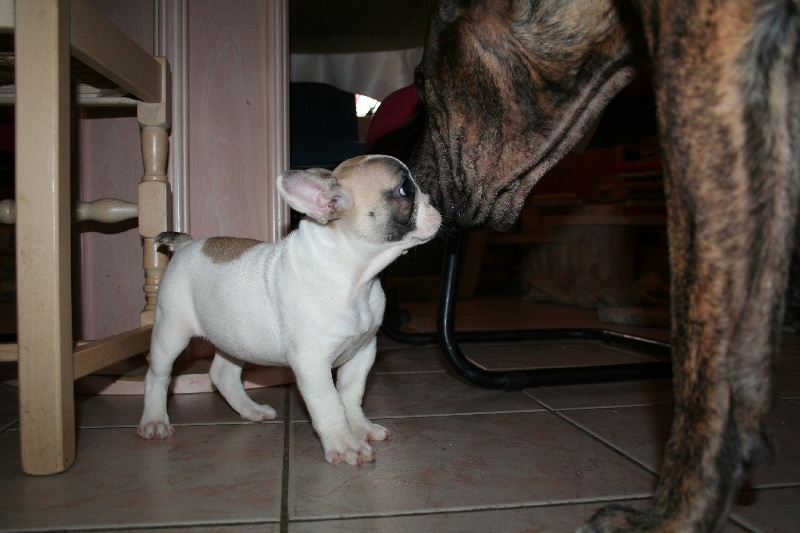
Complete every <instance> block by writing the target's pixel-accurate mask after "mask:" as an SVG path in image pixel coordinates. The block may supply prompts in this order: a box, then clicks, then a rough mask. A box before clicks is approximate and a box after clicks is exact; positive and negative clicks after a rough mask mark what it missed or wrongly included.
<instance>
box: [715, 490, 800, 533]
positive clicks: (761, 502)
mask: <svg viewBox="0 0 800 533" xmlns="http://www.w3.org/2000/svg"><path fill="white" fill-rule="evenodd" d="M798 501H800V486H795V487H788V488H778V489H761V490H752V491H742V494H741V495H740V497H739V502H745V503H738V504H737V505H736V506H734V508H733V510H732V512H731V518H733V519H735V520H736V521H738V522H740V523H741V524H743V525H744V526H746V527H748V528H750V529H751V530H753V531H759V532H762V531H763V532H764V533H795V532H796V531H797V530H798V528H800V505H798V504H797V502H798Z"/></svg>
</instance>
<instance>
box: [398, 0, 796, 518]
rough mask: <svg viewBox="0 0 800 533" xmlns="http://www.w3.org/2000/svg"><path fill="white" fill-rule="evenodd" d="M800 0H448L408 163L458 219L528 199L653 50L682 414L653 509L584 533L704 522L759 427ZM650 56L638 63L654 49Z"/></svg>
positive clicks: (789, 210)
mask: <svg viewBox="0 0 800 533" xmlns="http://www.w3.org/2000/svg"><path fill="white" fill-rule="evenodd" d="M799 11H800V0H740V1H736V0H731V1H721V0H716V1H715V0H638V1H636V0H484V1H480V0H473V1H457V0H443V1H442V3H441V5H440V6H439V7H438V9H437V10H436V11H435V13H434V16H433V20H432V22H431V26H430V30H429V33H428V36H427V41H426V43H425V53H424V57H423V60H422V63H421V64H420V66H419V68H418V70H417V85H418V88H419V91H420V95H421V96H422V98H423V100H424V103H425V106H426V110H427V123H426V125H425V129H424V132H423V135H422V138H421V140H420V142H419V144H418V145H417V148H416V152H415V154H414V156H413V158H412V169H413V171H414V175H415V176H416V177H417V178H418V179H419V181H420V182H421V184H422V186H423V188H426V189H427V190H428V191H429V192H431V193H432V195H433V197H434V199H435V200H436V201H437V202H438V204H439V205H440V206H441V207H442V208H443V210H444V211H445V213H446V214H449V215H450V216H451V217H452V218H454V219H455V220H456V221H457V222H459V223H460V224H462V225H467V226H470V225H480V224H488V225H489V226H491V227H494V228H498V229H503V228H507V227H508V226H509V225H510V224H511V223H512V222H513V221H514V220H515V218H516V217H517V215H518V214H519V212H520V209H521V208H522V205H523V202H524V200H525V196H526V195H527V194H528V192H529V191H530V189H531V187H532V186H533V185H534V184H535V183H536V181H537V180H538V179H539V178H540V177H541V176H542V174H544V173H545V172H546V171H547V170H548V169H549V168H550V167H552V166H553V164H554V163H556V162H557V161H558V160H559V159H560V158H561V157H562V156H564V155H565V154H566V153H567V151H569V150H570V148H572V147H573V146H574V145H575V144H576V143H577V142H578V141H579V140H580V139H581V137H582V136H583V135H584V134H585V133H586V132H587V130H588V129H589V127H590V126H591V125H592V123H593V122H594V121H595V120H596V118H597V117H598V115H599V114H600V113H601V111H602V110H603V108H604V106H605V105H606V103H607V102H608V101H609V99H610V98H611V97H612V96H613V95H614V94H615V93H616V92H617V91H618V90H619V89H620V88H622V87H623V86H624V85H625V84H626V83H628V82H629V81H630V80H631V79H632V78H633V77H634V75H635V74H636V73H637V72H638V71H639V70H640V69H641V68H642V66H643V65H645V64H648V65H649V66H650V68H652V70H653V72H654V86H655V91H656V99H657V105H658V121H659V127H660V134H661V135H660V138H661V148H662V154H663V156H664V161H665V174H666V178H665V181H666V185H665V186H666V192H667V207H668V211H669V234H670V257H671V268H672V292H673V310H672V315H673V316H672V318H673V320H672V322H673V326H672V328H673V329H672V343H673V357H674V369H675V395H676V404H675V419H674V424H673V427H672V434H671V437H670V439H669V442H668V444H667V449H666V459H665V461H664V465H663V468H662V470H661V477H660V481H659V484H658V487H657V489H656V492H655V496H654V500H653V505H652V507H651V508H650V509H649V510H648V511H646V512H637V511H633V510H630V509H625V508H622V507H620V506H612V507H607V508H605V509H602V510H601V511H599V512H598V513H597V514H596V515H595V516H594V517H593V518H592V519H591V520H590V522H589V523H588V524H587V525H585V526H584V527H583V529H582V531H681V532H682V531H715V530H719V529H720V528H722V527H723V525H724V523H725V521H726V517H727V515H728V513H729V511H730V507H731V505H732V503H733V501H734V499H735V497H736V494H737V492H738V489H739V487H740V485H741V483H742V480H743V477H744V475H745V470H746V468H747V467H748V466H749V465H752V464H755V463H760V462H763V461H765V460H767V459H769V458H770V457H771V455H772V446H771V444H770V439H769V437H768V435H767V431H766V429H765V422H764V420H765V416H766V415H767V413H768V411H769V409H770V406H771V398H772V379H771V374H772V370H773V366H774V356H775V353H776V347H777V343H778V337H779V325H780V323H781V318H782V314H783V307H784V290H785V287H786V283H787V271H788V263H789V257H790V253H791V249H792V246H793V240H794V239H793V236H794V227H795V219H796V211H797V204H798V191H799V190H800V172H799V168H798V161H800V79H799V78H798V76H799V75H800V43H799V42H798V37H799V35H800V14H799ZM648 58H649V60H648Z"/></svg>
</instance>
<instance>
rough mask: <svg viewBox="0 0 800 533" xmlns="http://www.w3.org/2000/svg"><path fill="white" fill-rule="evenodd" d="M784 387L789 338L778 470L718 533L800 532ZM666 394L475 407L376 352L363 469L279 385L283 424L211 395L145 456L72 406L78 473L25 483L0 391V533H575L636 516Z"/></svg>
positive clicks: (135, 414)
mask: <svg viewBox="0 0 800 533" xmlns="http://www.w3.org/2000/svg"><path fill="white" fill-rule="evenodd" d="M409 308H410V310H411V311H412V313H413V314H414V317H415V325H416V326H417V327H420V328H427V327H429V326H430V325H431V324H430V323H431V319H430V318H429V317H427V315H426V313H425V312H424V309H423V308H422V307H421V306H420V305H412V306H410V307H409ZM459 313H460V314H459V317H458V319H459V321H458V324H459V327H464V328H469V327H475V326H476V324H480V326H482V327H490V328H491V327H506V328H514V327H526V326H531V325H538V326H540V327H553V326H566V325H592V323H593V320H594V318H593V315H592V314H591V313H587V312H583V311H579V310H574V309H567V308H562V307H557V306H532V305H530V304H523V303H519V302H468V303H467V304H466V305H463V306H461V307H460V310H459ZM576 322H577V323H576ZM647 333H649V334H651V335H653V336H657V337H660V338H664V335H665V332H664V331H661V330H650V331H647ZM465 352H466V353H467V355H470V356H472V357H474V358H475V360H476V361H478V362H479V364H482V365H484V366H487V367H493V368H499V367H503V366H506V367H507V366H512V367H513V366H518V365H521V364H528V362H529V361H530V362H541V364H559V363H561V364H563V363H564V362H565V361H566V362H568V363H569V364H572V363H574V362H579V361H584V362H603V363H605V362H616V361H620V362H627V361H631V360H641V359H642V356H641V355H638V354H636V353H632V352H627V351H624V350H621V349H619V348H614V347H609V346H604V345H601V344H597V343H593V342H585V341H583V342H581V341H570V342H560V341H552V342H547V343H537V344H535V345H531V344H526V343H507V344H503V345H501V344H494V345H471V346H468V347H465ZM535 364H539V363H535ZM798 377H800V339H798V338H796V337H789V336H787V337H785V338H784V347H783V354H782V357H781V359H780V364H779V372H778V379H777V385H778V387H777V392H778V396H779V400H778V401H777V405H776V409H775V413H774V416H773V425H772V427H773V428H774V432H775V437H776V441H777V443H778V446H779V451H780V456H779V459H778V461H777V462H776V463H775V464H774V465H773V466H771V467H764V468H758V469H756V470H754V471H753V472H752V473H751V475H750V477H749V480H748V482H747V485H746V487H745V490H743V492H742V494H741V497H740V498H739V503H738V505H737V506H736V507H735V509H734V510H733V515H732V518H731V520H730V523H729V525H728V527H727V528H726V531H730V532H740V531H764V532H779V531H786V532H794V531H797V530H798V528H800V446H798V445H799V444H800V380H798V379H797V378H798ZM670 387H671V385H670V382H669V381H668V380H655V381H646V382H629V383H616V384H604V385H583V386H567V387H558V388H547V389H529V390H526V391H524V392H518V393H505V392H496V391H486V390H481V389H477V388H474V387H472V386H470V385H468V384H466V383H464V382H463V381H461V380H460V379H459V378H457V377H456V376H455V375H454V374H453V373H452V372H451V371H450V370H449V369H448V368H447V367H446V365H445V363H444V362H443V360H442V358H441V356H440V354H439V352H438V349H436V348H433V347H423V348H414V347H409V346H406V345H402V344H398V343H396V342H393V341H389V340H387V339H385V338H382V339H381V342H380V349H379V357H378V361H377V363H376V365H375V367H374V369H373V374H372V376H371V379H370V381H369V382H368V389H367V393H366V399H365V410H366V412H367V414H368V415H369V416H370V417H371V418H372V419H373V420H375V421H378V422H379V423H381V424H383V425H385V426H387V427H389V428H390V429H391V430H392V432H393V435H392V436H391V437H390V439H389V440H388V441H387V442H382V443H377V444H376V445H375V447H376V448H377V453H378V456H377V460H376V461H375V462H374V463H372V464H368V465H364V466H362V467H358V468H356V467H351V466H348V465H338V466H336V467H333V466H330V465H329V464H327V463H326V462H325V461H324V459H323V453H322V448H321V446H320V444H319V441H318V439H317V437H316V436H315V435H314V433H313V431H312V429H311V426H310V424H309V422H308V418H307V414H306V412H305V410H304V408H303V405H302V402H301V400H300V397H299V395H298V394H297V393H296V391H295V390H294V389H293V388H292V387H291V386H288V387H275V388H270V389H259V390H256V391H253V392H252V396H253V398H254V399H255V400H256V401H259V402H261V403H264V402H267V403H269V404H270V405H272V406H273V407H275V409H276V410H277V411H278V413H279V419H278V420H276V421H274V422H271V423H267V424H260V425H256V424H250V423H244V422H242V421H241V420H239V419H238V417H237V415H236V414H235V413H234V412H233V411H232V410H230V409H229V408H228V407H227V405H225V403H224V402H223V400H222V399H221V398H220V397H219V396H218V395H216V394H193V395H179V396H174V397H172V399H171V403H170V416H171V419H172V421H173V422H174V423H176V425H177V434H176V436H175V437H173V438H171V439H168V440H165V441H153V442H147V441H144V440H142V439H140V438H138V437H137V436H136V434H135V426H136V424H137V422H138V419H139V416H140V414H141V397H135V396H134V397H124V396H79V397H78V399H77V414H78V423H79V426H80V429H79V431H78V457H77V461H76V462H75V465H74V466H73V467H72V468H71V469H70V470H69V471H67V472H65V473H63V474H59V475H55V476H49V477H31V476H27V475H25V474H23V473H22V471H21V469H20V465H19V443H18V436H19V435H18V431H17V426H16V417H17V414H16V411H17V403H16V391H15V389H14V388H13V387H10V386H8V385H0V529H1V530H65V529H73V530H113V529H141V530H145V529H148V530H149V529H153V528H164V529H167V530H170V529H182V530H186V529H191V528H194V529H197V530H203V531H239V530H248V531H291V532H302V531H348V532H349V531H437V532H439V531H555V532H561V531H572V530H574V528H575V527H576V526H577V525H578V524H580V523H581V522H583V521H584V520H585V519H586V518H588V517H589V516H590V515H591V514H592V513H593V512H594V511H595V510H596V509H597V508H598V507H600V506H602V505H603V504H604V503H606V502H610V501H615V502H616V501H623V502H630V503H632V504H634V505H644V504H645V503H646V501H647V498H648V495H649V494H650V492H651V491H652V489H653V487H654V484H655V481H656V471H657V469H658V466H659V462H660V460H661V456H662V448H663V446H664V442H665V440H666V438H667V435H668V431H669V424H670V418H671V416H672V409H671V404H672V396H671V388H670Z"/></svg>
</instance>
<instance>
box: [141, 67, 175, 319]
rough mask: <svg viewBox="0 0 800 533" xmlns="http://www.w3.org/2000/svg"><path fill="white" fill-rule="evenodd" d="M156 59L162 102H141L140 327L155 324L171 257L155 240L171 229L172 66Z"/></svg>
mask: <svg viewBox="0 0 800 533" xmlns="http://www.w3.org/2000/svg"><path fill="white" fill-rule="evenodd" d="M156 60H157V61H158V62H159V63H160V64H161V68H162V76H161V79H162V87H161V101H160V102H157V103H146V102H143V103H140V104H139V108H138V112H137V114H138V117H139V126H140V127H141V130H142V157H143V158H144V176H142V182H141V183H140V184H139V234H140V235H141V236H142V246H143V247H144V258H143V267H144V271H145V282H144V293H145V298H146V302H145V307H144V310H143V311H142V314H141V325H142V326H147V325H150V324H152V323H153V315H154V313H155V307H156V291H157V290H158V284H159V282H160V281H161V276H162V274H163V273H164V269H165V268H166V267H167V262H168V258H167V255H166V254H165V253H163V252H160V251H158V249H157V246H156V243H155V237H156V236H157V235H158V234H159V233H161V232H162V231H167V230H168V229H169V228H170V226H171V221H170V191H169V183H168V182H167V154H168V151H169V137H168V130H169V127H170V119H171V117H170V88H171V87H172V83H171V81H170V69H169V63H168V62H167V60H166V59H165V58H163V57H157V58H156Z"/></svg>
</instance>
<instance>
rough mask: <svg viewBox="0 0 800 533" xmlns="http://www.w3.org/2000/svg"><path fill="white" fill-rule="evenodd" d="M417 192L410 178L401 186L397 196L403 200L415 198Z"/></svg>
mask: <svg viewBox="0 0 800 533" xmlns="http://www.w3.org/2000/svg"><path fill="white" fill-rule="evenodd" d="M415 192H416V189H415V187H414V182H413V181H411V180H410V179H408V178H406V179H404V180H403V183H401V184H400V188H399V189H397V194H398V195H399V196H401V197H403V198H414V193H415Z"/></svg>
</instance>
